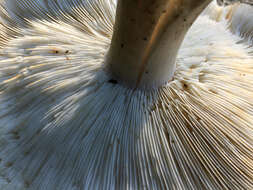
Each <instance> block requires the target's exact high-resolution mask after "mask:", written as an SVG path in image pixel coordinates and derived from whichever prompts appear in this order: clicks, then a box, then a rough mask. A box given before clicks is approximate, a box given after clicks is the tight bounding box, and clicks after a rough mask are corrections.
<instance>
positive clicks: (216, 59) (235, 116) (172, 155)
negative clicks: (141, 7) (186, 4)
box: [0, 0, 253, 190]
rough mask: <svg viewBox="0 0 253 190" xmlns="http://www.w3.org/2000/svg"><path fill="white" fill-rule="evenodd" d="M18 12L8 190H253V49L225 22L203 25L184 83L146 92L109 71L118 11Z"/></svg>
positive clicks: (3, 155)
mask: <svg viewBox="0 0 253 190" xmlns="http://www.w3.org/2000/svg"><path fill="white" fill-rule="evenodd" d="M10 2H13V3H14V1H13V0H12V1H11V0H10V1H9V0H8V1H1V26H0V32H1V34H0V37H1V40H0V45H1V49H0V55H1V56H0V189H1V190H13V189H16V190H23V189H32V190H35V189H36V190H63V189H64V190H86V189H99V190H100V189H108V190H109V189H110V190H111V189H175V190H177V189H193V190H194V189H220V190H223V189H249V190H250V189H253V101H252V99H253V59H252V51H253V49H252V48H251V47H250V46H249V44H247V43H246V42H245V41H244V43H242V37H243V36H242V37H239V36H236V35H234V34H232V33H231V32H230V30H229V29H227V23H226V21H225V20H224V21H220V22H216V21H214V20H212V19H210V17H208V16H207V15H201V16H200V17H199V19H198V20H197V21H196V23H195V24H194V25H193V27H192V28H191V29H190V31H189V33H188V34H187V36H186V38H185V41H184V43H183V45H182V47H181V49H180V51H179V54H178V58H177V66H176V73H175V76H174V80H173V81H170V82H168V83H167V84H166V85H165V86H163V87H161V88H159V89H153V90H150V91H143V90H138V89H135V90H132V89H128V88H126V87H124V86H122V85H121V84H120V83H118V81H117V79H114V78H111V77H110V76H109V75H107V73H106V72H105V71H104V56H105V54H106V52H107V50H108V47H109V45H110V39H111V36H112V32H113V23H114V16H115V6H116V2H115V1H113V0H86V1H78V0H72V1H71V0H70V1H66V0H62V1H55V0H52V1H50V0H47V1H46V0H45V1H42V0H41V1H39V0H37V1H24V0H22V1H15V3H16V4H15V5H16V6H13V7H12V5H13V4H11V3H10ZM24 10H25V11H24ZM237 16H240V14H239V13H238V15H237ZM242 18H243V17H242ZM239 30H240V29H239V28H238V31H239ZM239 42H241V43H239ZM124 45H127V43H126V44H124Z"/></svg>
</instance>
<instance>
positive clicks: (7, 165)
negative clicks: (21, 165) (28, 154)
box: [5, 162, 13, 168]
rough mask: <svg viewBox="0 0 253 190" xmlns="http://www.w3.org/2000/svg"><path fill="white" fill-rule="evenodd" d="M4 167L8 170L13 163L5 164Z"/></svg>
mask: <svg viewBox="0 0 253 190" xmlns="http://www.w3.org/2000/svg"><path fill="white" fill-rule="evenodd" d="M5 166H6V167H7V168H9V167H11V166H13V162H7V163H6V164H5Z"/></svg>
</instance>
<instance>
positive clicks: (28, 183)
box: [24, 180, 31, 188]
mask: <svg viewBox="0 0 253 190" xmlns="http://www.w3.org/2000/svg"><path fill="white" fill-rule="evenodd" d="M24 184H25V187H26V188H29V187H30V185H31V183H30V182H29V181H27V180H25V182H24Z"/></svg>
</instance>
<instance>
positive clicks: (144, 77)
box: [105, 0, 211, 89]
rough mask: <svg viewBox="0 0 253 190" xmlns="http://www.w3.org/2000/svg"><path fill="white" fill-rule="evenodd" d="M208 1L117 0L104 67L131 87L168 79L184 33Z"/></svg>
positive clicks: (151, 84) (172, 71)
mask: <svg viewBox="0 0 253 190" xmlns="http://www.w3.org/2000/svg"><path fill="white" fill-rule="evenodd" d="M210 2H211V0H119V1H118V5H117V12H116V22H115V25H114V33H113V37H112V42H111V46H110V49H109V51H108V53H107V55H106V60H105V63H106V70H107V71H108V72H109V73H110V74H111V75H112V77H113V78H114V79H116V80H119V81H120V82H121V83H123V84H125V85H127V86H129V87H131V88H145V89H150V88H157V87H159V86H162V85H163V84H165V83H167V82H168V81H170V80H172V78H173V75H174V71H175V65H176V64H175V60H176V56H177V52H178V49H179V47H180V45H181V43H182V41H183V39H184V36H185V34H186V32H187V31H188V29H189V28H190V26H191V25H192V23H193V22H194V20H195V19H196V18H197V16H198V15H199V14H200V13H201V11H202V10H203V9H204V8H205V7H206V6H207V5H208V4H209V3H210Z"/></svg>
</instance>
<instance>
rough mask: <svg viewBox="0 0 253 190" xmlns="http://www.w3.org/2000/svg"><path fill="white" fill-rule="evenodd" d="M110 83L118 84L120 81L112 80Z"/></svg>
mask: <svg viewBox="0 0 253 190" xmlns="http://www.w3.org/2000/svg"><path fill="white" fill-rule="evenodd" d="M108 82H109V83H112V84H118V81H117V80H115V79H110V80H109V81H108Z"/></svg>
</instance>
